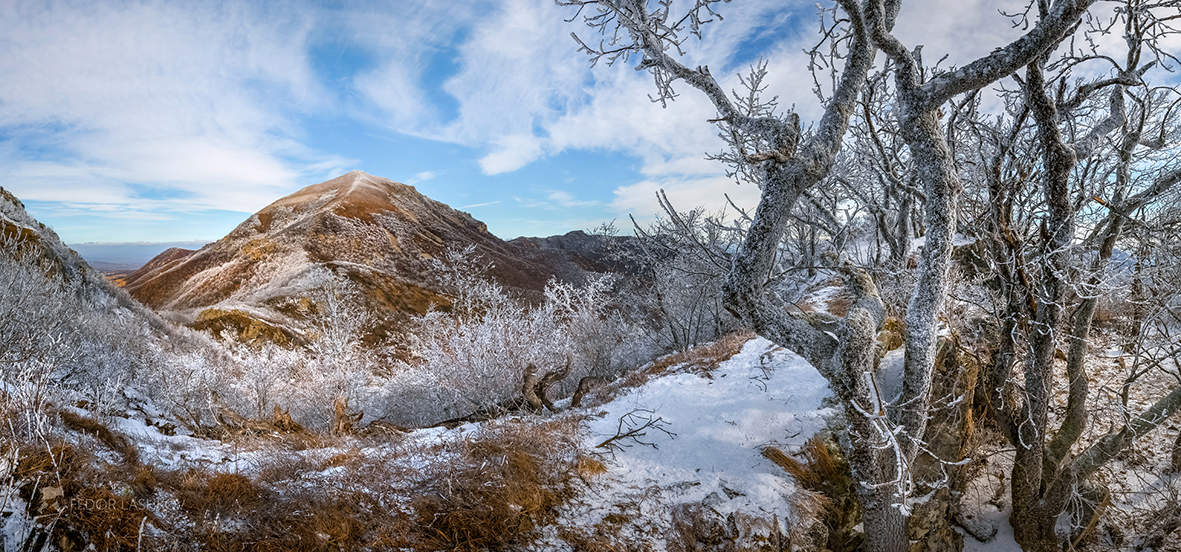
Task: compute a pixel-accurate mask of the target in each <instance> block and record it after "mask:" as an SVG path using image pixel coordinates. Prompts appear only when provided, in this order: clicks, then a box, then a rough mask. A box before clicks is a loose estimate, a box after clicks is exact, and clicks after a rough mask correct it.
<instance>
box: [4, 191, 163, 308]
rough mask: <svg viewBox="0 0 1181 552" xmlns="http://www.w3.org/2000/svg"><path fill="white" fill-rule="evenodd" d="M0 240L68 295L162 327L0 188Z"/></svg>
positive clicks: (14, 197)
mask: <svg viewBox="0 0 1181 552" xmlns="http://www.w3.org/2000/svg"><path fill="white" fill-rule="evenodd" d="M0 240H4V241H5V243H6V245H7V246H10V247H12V248H14V249H15V250H19V251H22V252H24V254H29V255H32V256H33V259H32V262H33V263H34V264H36V265H38V266H40V268H41V270H42V271H43V272H44V273H45V275H46V276H49V277H51V278H52V279H53V280H56V281H59V282H60V283H61V284H62V285H63V287H64V288H65V289H66V290H67V292H69V293H70V294H72V295H74V296H76V297H77V298H78V299H80V300H83V301H85V302H86V303H87V304H91V305H105V306H106V307H105V308H108V309H110V310H121V311H125V312H128V313H130V314H131V316H132V317H134V318H136V319H138V320H140V321H143V322H145V323H148V324H149V325H150V326H151V327H153V328H154V329H155V330H162V329H164V328H165V325H164V324H163V322H162V321H161V320H160V318H159V317H158V316H157V315H156V314H155V313H154V312H152V311H151V310H150V309H146V308H144V307H143V305H141V304H139V303H136V302H135V301H132V300H130V299H129V298H128V296H127V294H126V293H125V292H123V291H121V290H119V289H118V288H117V287H115V286H114V285H112V284H111V283H109V282H108V281H107V279H106V278H105V277H104V276H103V275H102V274H100V273H99V272H98V271H97V270H95V269H94V268H92V267H91V266H90V265H89V264H87V263H86V261H85V260H83V259H82V257H81V256H80V255H78V253H77V252H76V251H74V250H73V249H71V248H70V247H68V246H66V245H65V243H63V242H62V241H61V238H59V237H58V235H57V233H56V232H54V231H53V229H51V228H49V227H48V226H46V225H44V224H42V223H41V222H39V221H37V220H36V219H34V218H33V217H32V216H30V215H29V214H28V212H26V211H25V206H24V204H23V203H21V201H20V200H19V199H17V197H16V196H14V195H12V194H11V193H10V192H8V190H5V189H4V188H2V187H0Z"/></svg>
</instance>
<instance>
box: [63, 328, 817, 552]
mask: <svg viewBox="0 0 1181 552" xmlns="http://www.w3.org/2000/svg"><path fill="white" fill-rule="evenodd" d="M637 381H640V380H631V381H629V380H627V379H626V378H625V379H624V380H621V381H620V382H616V384H614V385H610V386H608V387H606V388H604V389H603V392H604V393H607V394H608V395H607V397H604V399H605V400H606V402H603V403H601V404H594V405H591V406H587V407H584V408H566V409H564V410H563V411H562V412H561V413H559V414H554V415H550V416H521V417H510V418H507V419H500V420H493V421H490V422H482V423H468V424H464V425H462V426H459V427H456V428H452V429H445V428H439V427H436V428H426V429H420V430H414V431H411V432H409V433H406V434H404V435H399V436H396V437H394V438H392V439H390V438H379V439H374V438H371V437H353V438H345V439H342V440H326V441H321V440H316V441H313V443H312V445H311V446H306V445H305V446H299V447H289V446H288V445H289V444H290V443H284V442H282V441H280V442H278V444H276V442H269V441H265V440H264V441H260V442H253V443H249V442H248V443H242V442H223V441H218V440H210V439H202V438H198V437H194V436H186V435H181V434H180V433H181V432H178V433H177V434H164V433H161V431H160V428H159V426H158V425H150V424H145V423H144V422H143V420H142V416H143V415H144V412H143V411H142V410H140V411H136V412H130V411H129V412H128V414H127V416H126V417H116V418H114V419H113V421H112V422H110V427H111V428H112V429H114V430H115V431H116V432H117V433H119V434H123V435H126V436H127V437H128V438H129V439H130V441H131V443H132V445H133V446H134V447H135V448H136V449H137V451H138V457H139V458H140V459H141V461H142V462H143V463H144V464H147V465H151V466H153V467H154V469H156V470H175V471H178V472H184V473H189V471H190V470H194V469H196V470H199V471H203V472H210V473H224V474H233V475H234V476H235V477H236V476H239V475H241V476H245V477H248V478H250V479H252V480H254V481H257V482H259V484H262V485H265V486H266V487H267V488H268V492H275V493H278V495H285V494H286V495H291V494H293V493H297V492H298V489H300V488H305V487H308V486H311V487H315V488H318V489H344V488H349V489H355V488H357V486H358V485H361V486H362V487H363V489H364V492H365V493H367V494H370V495H371V496H375V497H380V498H381V500H382V501H383V503H386V504H389V505H390V506H391V507H396V508H401V509H402V511H401V512H394V513H395V514H396V515H402V516H405V517H407V518H412V519H417V518H416V517H415V516H417V515H419V514H420V512H417V511H416V510H415V508H416V507H421V505H418V504H417V503H416V502H415V497H416V495H417V494H418V493H422V492H423V487H422V485H436V484H439V485H441V484H443V483H439V482H440V481H442V482H447V481H453V480H454V478H456V477H457V476H456V475H455V474H456V473H459V472H462V471H463V470H464V469H466V468H465V464H464V463H465V462H481V463H487V462H493V463H494V462H495V460H494V459H490V458H488V457H486V456H481V455H476V456H475V457H471V456H470V451H471V450H472V447H473V446H477V445H474V444H473V443H480V442H486V441H488V440H496V439H503V438H504V435H505V433H506V432H510V433H512V432H515V434H525V435H529V436H530V438H532V439H536V440H538V441H539V442H540V443H541V446H542V447H543V448H546V449H552V450H553V451H554V453H555V454H557V455H558V456H559V457H560V458H564V459H565V461H567V462H568V463H569V465H571V466H574V465H576V466H578V469H577V470H574V473H571V474H570V477H571V479H570V481H569V485H570V487H569V490H568V491H567V492H566V493H565V494H566V496H565V500H564V502H563V505H561V506H559V507H558V508H557V509H556V511H555V512H554V514H553V515H552V516H548V518H547V520H546V522H545V523H544V524H541V525H540V526H539V527H538V528H537V531H536V532H534V533H533V535H532V537H531V538H530V542H521V543H517V546H515V547H514V548H513V549H531V550H580V549H582V548H580V546H582V544H580V543H585V542H587V539H597V540H599V541H601V542H611V543H613V546H621V547H626V548H617V549H632V550H666V549H670V548H671V549H683V548H676V547H675V546H673V547H670V546H669V543H670V542H672V541H673V540H676V539H679V538H681V537H680V536H678V535H679V534H680V533H678V532H677V527H680V526H682V525H684V524H685V523H686V519H685V517H684V516H685V512H689V511H701V512H710V513H711V515H716V516H718V519H732V520H734V521H733V523H734V524H736V525H735V527H738V528H739V533H740V534H738V535H735V536H734V539H735V541H736V542H738V541H741V542H748V543H749V542H766V541H767V540H768V539H770V538H772V536H771V535H772V534H773V533H775V531H774V528H775V526H776V525H778V529H779V533H781V534H783V535H787V534H789V533H790V532H792V531H794V530H797V529H798V528H799V527H800V526H802V525H806V524H807V523H810V522H812V521H814V520H808V519H805V518H807V517H808V516H813V515H814V514H815V513H814V512H809V511H802V512H801V511H797V510H796V508H795V506H793V504H795V503H796V501H794V500H793V499H794V497H795V496H796V494H797V493H801V492H802V493H805V494H806V493H807V491H801V490H800V489H798V488H797V487H796V485H795V484H794V483H793V482H792V480H791V477H790V476H788V475H787V474H786V473H785V472H783V471H782V470H781V469H780V468H778V467H777V466H776V465H774V464H773V463H771V462H770V461H769V460H767V459H765V458H764V457H763V456H762V455H761V451H762V449H763V448H764V447H766V446H775V447H778V448H780V449H782V450H783V451H785V452H788V453H789V454H790V453H792V452H794V451H795V450H797V449H798V447H799V445H801V444H802V443H804V442H805V441H806V440H807V439H808V438H809V437H811V436H812V435H814V434H815V433H816V432H817V431H819V430H821V429H823V428H824V426H825V424H826V417H827V416H829V415H830V414H831V413H832V411H831V410H830V409H829V408H827V407H826V406H825V404H824V403H825V398H826V397H827V396H828V394H829V391H828V387H827V384H826V382H825V381H824V380H823V378H821V377H820V376H819V374H817V373H816V371H815V370H813V369H812V368H811V367H810V366H809V365H808V363H807V362H806V361H804V360H803V359H802V358H800V357H798V356H797V355H795V354H794V353H791V352H789V351H785V350H783V349H781V348H777V347H775V346H773V345H772V344H771V343H770V342H768V341H766V340H764V339H761V338H755V339H750V340H748V341H746V342H745V344H743V345H742V346H741V350H740V351H739V352H738V353H737V354H735V355H733V357H731V358H729V359H728V360H725V361H723V362H721V363H720V364H718V365H717V366H716V367H712V368H708V369H701V368H700V367H697V366H694V365H693V363H692V362H688V363H685V364H677V365H673V366H670V367H667V368H664V369H662V370H660V371H659V372H657V373H655V374H654V375H652V376H651V377H650V378H649V379H647V381H643V383H641V384H639V385H638V386H634V387H631V385H633V384H634V383H636V382H637ZM566 402H568V401H566ZM559 406H561V403H560V404H559ZM621 420H622V421H621ZM645 420H651V421H653V422H654V423H655V425H654V426H651V427H648V428H640V429H639V431H638V432H637V434H636V435H635V438H634V439H633V438H615V437H617V436H618V435H619V434H620V433H627V432H628V431H629V430H630V429H636V428H639V427H640V426H642V425H644V421H645ZM555 427H557V428H571V429H569V430H567V429H562V430H561V431H560V432H555V430H554V428H555ZM566 431H570V432H572V433H570V435H565V433H564V432H566ZM79 438H80V439H89V438H87V437H81V436H80V437H79ZM613 438H615V439H614V440H612V439H613ZM551 439H552V440H553V441H552V443H551V442H550V440H551ZM608 440H612V441H611V444H609V445H602V443H604V441H608ZM480 454H484V453H480ZM342 458H347V461H346V460H340V459H342ZM473 458H474V460H473ZM584 465H593V466H595V468H593V469H588V470H583V469H582V466H584ZM297 467H298V468H297ZM469 467H471V466H469ZM472 468H473V469H476V468H478V469H486V468H481V467H479V466H474V467H472ZM301 469H302V470H303V471H300V470H301ZM276 471H281V472H283V473H284V475H283V476H282V478H279V479H276V478H275V476H274V475H273V474H274V473H275V472H276ZM361 474H364V476H363V477H362V476H361ZM264 481H266V482H265V483H263V482H264ZM446 484H447V485H451V484H452V483H446ZM455 484H457V485H458V484H461V483H455ZM488 484H495V482H489V483H488ZM145 505H146V507H147V508H148V509H149V510H151V509H154V508H175V507H176V506H175V498H171V497H169V496H168V495H167V492H164V493H159V494H157V495H155V497H154V498H153V499H152V500H150V501H147V502H145ZM157 514H159V515H161V517H164V516H165V515H167V516H171V520H170V521H171V522H172V523H173V524H177V525H181V524H182V522H181V521H180V520H179V519H177V516H178V513H177V512H175V511H173V512H168V513H165V512H157ZM221 523H227V524H229V526H230V527H233V526H234V524H235V523H237V522H234V521H233V520H223V521H222V522H221ZM242 525H244V526H245V525H248V523H247V522H242ZM149 530H151V528H149ZM146 531H147V530H146ZM776 534H778V533H776ZM678 546H679V545H678ZM414 549H419V548H414Z"/></svg>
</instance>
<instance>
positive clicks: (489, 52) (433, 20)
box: [0, 0, 1020, 243]
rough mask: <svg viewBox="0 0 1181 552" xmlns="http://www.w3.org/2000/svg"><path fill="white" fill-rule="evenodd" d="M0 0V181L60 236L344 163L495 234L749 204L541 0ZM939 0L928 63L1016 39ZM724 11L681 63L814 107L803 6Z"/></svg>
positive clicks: (87, 233) (219, 206) (913, 10)
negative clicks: (659, 195)
mask: <svg viewBox="0 0 1181 552" xmlns="http://www.w3.org/2000/svg"><path fill="white" fill-rule="evenodd" d="M0 3H2V4H3V6H0V74H3V75H4V76H5V78H4V79H3V80H0V185H2V186H4V187H5V188H8V189H10V190H12V191H13V192H14V193H15V194H16V195H17V196H18V197H21V198H22V199H23V200H24V201H25V203H26V205H27V207H28V208H29V210H30V212H31V213H32V214H33V215H34V216H36V217H38V218H39V219H41V220H42V221H43V222H46V223H47V224H49V225H51V226H53V227H54V228H55V230H57V231H58V233H59V234H60V235H61V236H62V237H63V239H65V240H66V241H67V242H71V243H79V242H140V241H147V242H163V241H182V240H213V239H217V238H219V237H220V236H222V235H224V234H225V233H226V232H228V231H229V230H230V229H232V228H233V227H234V226H235V225H237V224H238V223H239V222H240V221H242V220H243V219H244V218H245V217H246V216H247V215H248V214H249V213H251V212H254V211H256V210H258V209H259V208H261V207H263V206H264V205H266V204H267V203H269V202H271V201H273V200H274V199H277V198H279V197H281V196H283V195H285V194H288V193H290V192H292V191H294V190H296V189H298V188H301V187H303V186H306V185H309V184H314V183H316V182H320V181H323V180H326V179H328V178H332V177H334V176H337V175H339V174H342V173H344V172H347V171H349V170H352V169H361V170H364V171H366V172H369V173H372V174H376V175H380V176H384V177H388V178H391V179H393V180H397V181H401V182H405V183H408V184H413V185H415V186H417V187H418V188H419V190H420V191H422V192H423V193H425V194H427V195H428V196H430V197H433V198H435V199H437V200H440V201H443V202H445V203H448V204H450V205H452V206H453V207H456V208H459V209H462V210H466V211H469V212H470V213H472V215H473V216H475V217H476V218H478V219H480V220H483V221H485V222H487V223H488V226H489V229H490V230H491V231H492V232H494V233H495V234H497V235H499V236H501V237H503V238H512V237H515V236H518V235H549V234H556V233H563V232H566V231H568V230H572V229H580V228H589V227H593V226H595V225H596V224H598V223H600V222H604V221H608V220H612V219H619V220H621V221H624V220H626V217H627V215H628V214H629V213H630V214H635V215H636V216H637V217H639V218H640V219H645V218H647V217H649V216H651V215H652V214H653V213H654V211H655V209H656V202H655V200H654V194H655V192H656V190H658V189H661V188H663V189H666V190H667V191H668V193H669V195H670V197H671V198H672V199H673V201H674V202H675V203H677V204H679V205H682V206H685V207H691V206H696V205H707V206H720V205H721V204H722V202H723V198H722V194H723V193H728V194H730V195H731V197H733V198H735V200H736V201H738V202H739V203H743V204H746V205H753V204H754V203H755V201H756V200H757V197H758V191H757V190H753V189H749V187H746V188H743V187H738V186H736V185H735V184H734V183H733V182H731V181H729V180H727V179H726V178H725V177H724V175H723V174H722V173H721V169H720V167H719V166H717V165H716V164H713V163H711V162H708V161H705V160H704V158H703V157H704V155H705V154H706V153H707V152H710V151H717V150H718V149H719V148H720V145H719V142H718V140H717V137H716V136H715V131H714V129H713V128H711V127H710V125H708V124H707V123H706V122H705V120H706V119H708V118H710V117H711V116H713V113H714V112H713V110H712V108H710V107H709V105H708V104H707V103H706V102H705V101H704V100H703V99H702V98H701V97H700V96H698V95H696V94H693V93H692V92H693V91H691V90H682V92H684V94H683V96H682V97H681V98H679V99H678V101H677V102H676V103H674V104H673V105H671V106H670V107H668V108H666V109H662V108H661V107H660V106H659V105H658V104H653V103H651V102H650V101H649V100H648V94H649V93H650V92H651V86H652V85H651V81H650V79H649V77H648V76H647V75H646V74H644V73H639V72H636V71H635V70H633V68H632V67H629V66H624V65H620V66H616V67H606V66H598V67H595V68H593V69H592V68H591V67H590V66H589V64H588V63H587V60H586V58H585V57H584V56H582V55H581V54H579V53H577V52H576V50H575V47H574V43H573V41H572V40H571V38H570V36H569V35H570V32H571V31H576V32H578V33H579V34H581V35H582V36H588V31H586V30H585V29H584V28H582V27H581V26H580V25H578V24H576V23H566V22H565V21H563V18H564V17H569V16H570V15H571V12H570V11H569V10H567V9H562V8H559V7H557V6H555V5H554V4H553V3H552V2H550V1H549V0H496V1H491V0H489V1H471V2H468V1H465V2H431V1H413V0H400V1H397V2H373V3H364V2H359V3H358V2H328V3H305V4H299V3H295V2H273V3H268V2H257V3H256V2H234V3H216V2H162V1H156V0H144V1H136V2H94V3H81V2H43V1H36V2H12V1H7V2H0ZM1018 3H1020V2H1018ZM945 4H951V3H940V2H939V1H938V0H922V1H911V2H908V3H907V4H906V8H904V12H903V16H902V18H901V19H900V23H899V24H900V28H899V33H900V35H901V36H902V38H903V39H911V40H912V43H913V42H922V43H924V44H925V45H926V49H925V50H924V51H925V53H926V54H927V56H928V57H930V56H931V55H932V54H931V52H932V51H942V52H947V53H949V54H951V56H952V57H951V60H952V61H953V62H955V61H959V60H961V59H970V58H969V57H967V56H972V55H978V54H980V53H984V51H986V49H987V48H990V47H991V46H994V45H997V44H1002V43H1003V42H1004V41H1005V40H1007V39H1008V38H1011V37H1012V36H1013V35H1014V33H1015V31H1012V30H1011V29H1009V28H1008V26H1007V25H1006V24H1004V22H1003V20H1001V19H1000V18H998V17H996V15H995V13H996V11H995V10H996V9H997V7H998V6H997V4H996V3H994V2H990V1H988V0H964V1H963V2H956V3H954V4H956V6H952V7H948V6H946V5H945ZM1002 4H1004V3H1002ZM721 12H722V14H723V15H724V16H725V18H726V19H725V21H724V22H722V23H720V24H715V25H710V26H709V27H708V28H707V32H706V34H705V37H704V39H703V40H702V41H700V42H690V43H688V48H687V49H688V54H687V58H686V60H685V61H686V62H687V63H689V64H691V65H697V64H708V65H709V66H710V68H711V70H712V71H713V73H714V74H715V75H718V76H719V77H721V78H723V79H724V81H725V84H726V85H727V86H735V85H736V82H735V81H736V78H735V75H736V74H737V73H738V72H740V71H742V70H744V69H745V67H746V66H747V65H748V64H749V63H751V62H752V61H755V60H757V59H759V58H760V57H765V58H767V59H769V60H770V63H771V67H770V68H771V71H772V73H771V75H772V82H771V85H772V92H773V93H775V94H777V95H779V96H780V98H781V104H783V105H785V106H790V105H795V106H796V108H797V109H798V110H799V111H800V112H801V114H802V115H803V116H804V120H805V121H808V120H809V119H810V118H811V117H813V116H814V115H815V114H816V112H817V101H816V100H815V98H814V96H813V94H812V92H811V90H810V88H811V79H810V77H809V76H808V74H807V73H806V72H805V71H804V70H803V68H804V67H805V65H806V59H805V57H804V55H803V54H802V50H803V48H805V47H806V46H808V45H810V43H811V42H812V41H814V40H815V36H816V28H817V22H816V8H815V3H814V2H811V1H805V0H801V1H796V2H783V1H773V0H746V1H737V2H733V3H730V4H726V5H723V6H722V7H721ZM965 13H966V14H969V16H968V17H961V16H963V15H964V14H965ZM982 21H985V22H992V23H994V24H982V23H981V22H982ZM931 29H938V32H931ZM920 36H921V37H922V39H921V40H919V37H920ZM976 50H980V51H976Z"/></svg>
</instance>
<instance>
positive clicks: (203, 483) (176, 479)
mask: <svg viewBox="0 0 1181 552" xmlns="http://www.w3.org/2000/svg"><path fill="white" fill-rule="evenodd" d="M168 483H169V484H170V485H169V486H170V487H171V488H172V491H173V493H174V494H175V495H176V498H177V499H178V500H179V501H180V503H181V506H182V507H184V508H185V509H186V510H189V511H190V512H193V513H198V514H201V515H204V514H215V515H223V516H224V515H240V514H243V513H249V512H251V511H254V510H256V509H258V508H259V507H260V506H261V505H262V504H263V503H264V502H265V501H267V500H268V499H269V498H270V497H271V493H270V492H269V491H267V490H265V489H263V488H262V487H261V486H259V485H258V484H257V483H255V482H254V481H253V480H251V479H250V478H249V477H246V476H245V475H242V474H239V473H216V472H214V473H211V472H208V471H204V470H199V469H196V468H190V469H188V470H185V471H183V472H179V473H175V472H174V473H171V474H169V475H168Z"/></svg>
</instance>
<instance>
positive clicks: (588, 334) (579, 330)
mask: <svg viewBox="0 0 1181 552" xmlns="http://www.w3.org/2000/svg"><path fill="white" fill-rule="evenodd" d="M486 269H487V266H486V265H482V264H481V263H480V261H479V259H478V257H477V256H476V255H475V253H474V250H473V249H471V248H469V249H465V250H460V251H450V252H448V253H447V254H445V255H444V256H443V257H442V259H441V260H440V261H439V262H438V263H437V265H436V273H437V274H438V278H439V280H440V282H441V284H442V287H443V289H444V290H445V291H446V292H447V293H448V294H449V296H450V297H451V298H452V301H451V305H450V307H451V308H450V310H449V311H443V310H438V309H436V310H432V311H431V312H428V313H427V314H426V315H424V316H422V317H419V318H418V319H416V320H415V325H414V327H413V329H412V330H411V332H410V342H411V343H410V345H411V347H410V349H411V350H412V351H413V352H414V358H412V359H410V360H408V361H400V362H398V363H397V366H396V368H395V370H394V372H393V375H392V376H391V377H390V378H389V379H388V380H387V381H386V382H385V395H384V399H383V400H384V403H385V404H384V406H383V407H382V408H381V409H380V411H381V412H383V413H384V415H383V417H387V418H390V419H392V420H394V421H397V422H399V423H406V424H415V425H417V424H425V423H432V422H437V421H439V420H443V419H448V418H453V417H459V416H464V415H467V414H470V413H472V412H476V411H481V410H484V411H486V410H495V409H496V408H497V407H499V406H504V405H506V404H507V403H510V402H511V401H513V400H515V399H518V398H520V396H521V388H522V384H523V382H524V378H525V374H526V372H527V370H529V367H530V366H532V367H533V368H534V370H535V375H536V376H538V377H541V376H542V375H544V374H546V373H549V372H554V371H561V370H564V369H565V367H566V366H567V364H569V366H570V370H569V372H568V373H567V374H566V376H565V377H564V378H562V379H561V380H559V381H558V382H556V383H555V386H554V387H553V391H552V392H553V394H554V395H555V396H556V395H560V394H561V395H564V394H569V393H570V392H572V391H573V388H574V386H575V385H576V384H577V382H578V380H579V379H580V378H582V377H584V376H588V375H599V376H603V375H611V374H614V373H617V372H618V371H620V370H621V368H623V367H625V366H635V365H637V364H639V363H641V359H642V358H644V357H645V355H646V354H648V352H649V349H648V348H647V347H645V346H643V345H642V344H641V343H639V342H638V340H637V339H636V338H635V337H634V336H635V334H636V331H635V328H634V326H633V325H631V324H629V323H628V322H627V321H626V320H624V319H623V318H622V317H621V316H620V315H619V314H618V309H617V307H618V305H617V304H616V303H615V302H614V301H613V299H612V296H611V291H612V289H613V287H612V284H613V280H612V279H611V278H608V277H605V276H603V277H597V278H591V279H590V280H589V281H588V282H586V283H585V284H583V285H574V284H570V283H562V282H556V281H551V282H550V283H549V284H548V285H547V286H546V289H545V294H544V300H543V301H542V302H541V303H540V304H537V305H527V304H524V303H522V302H520V301H518V300H516V299H514V298H512V297H510V296H509V294H508V293H507V292H506V291H505V290H504V289H503V288H502V287H501V286H500V285H499V284H497V283H496V282H494V281H492V280H490V279H488V278H486V277H485V276H484V274H485V272H486Z"/></svg>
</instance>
